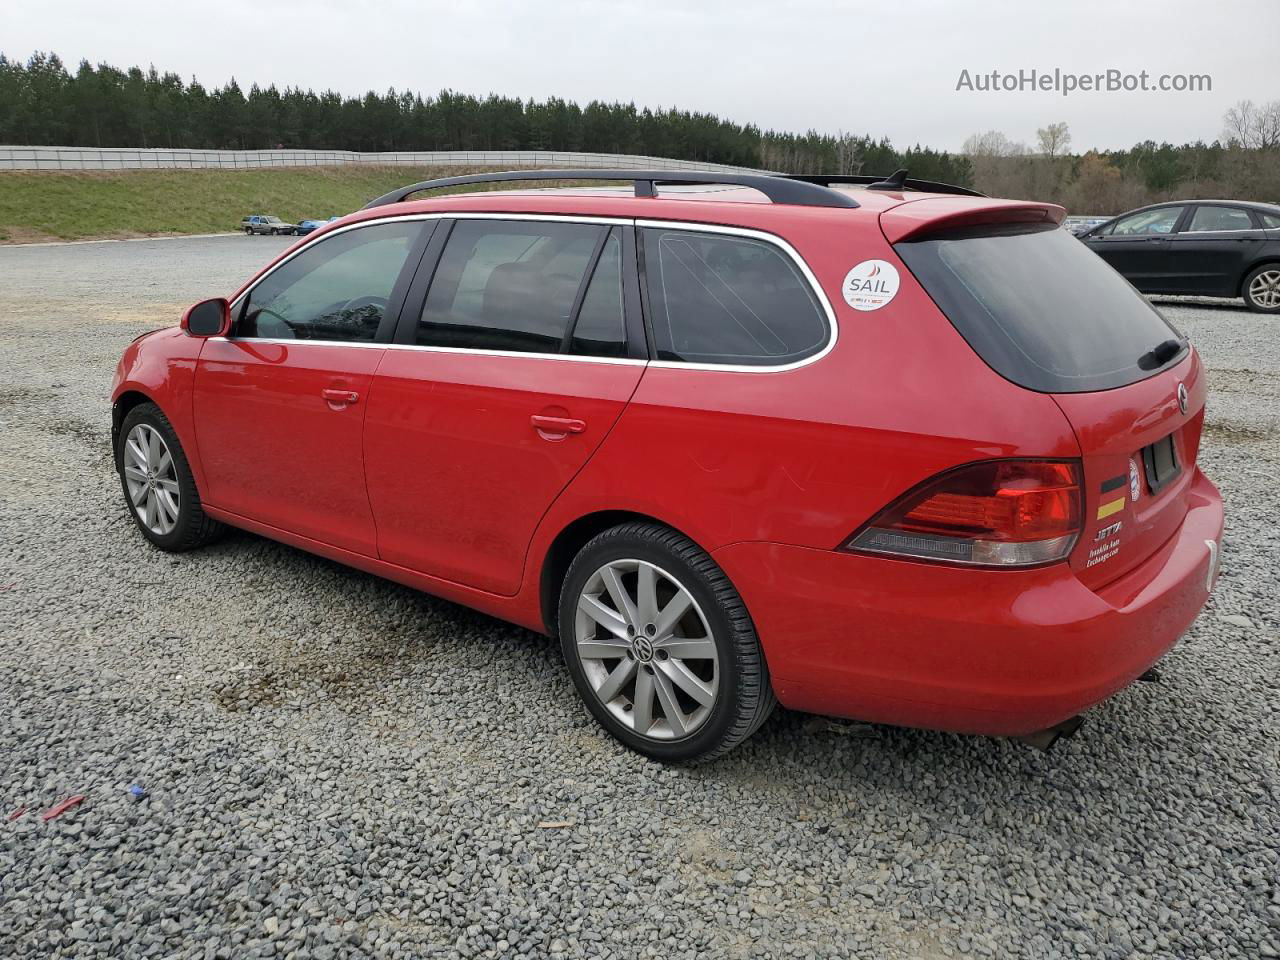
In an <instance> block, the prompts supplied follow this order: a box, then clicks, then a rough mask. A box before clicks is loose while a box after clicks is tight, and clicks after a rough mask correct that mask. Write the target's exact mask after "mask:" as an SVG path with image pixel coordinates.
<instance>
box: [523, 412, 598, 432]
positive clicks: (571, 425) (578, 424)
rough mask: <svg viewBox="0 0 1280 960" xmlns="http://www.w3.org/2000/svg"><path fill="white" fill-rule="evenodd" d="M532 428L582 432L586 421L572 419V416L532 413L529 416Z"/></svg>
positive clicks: (547, 430)
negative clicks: (548, 415)
mask: <svg viewBox="0 0 1280 960" xmlns="http://www.w3.org/2000/svg"><path fill="white" fill-rule="evenodd" d="M529 423H530V424H532V425H533V429H535V430H538V431H541V432H544V433H582V432H583V431H584V430H586V429H587V424H586V421H584V420H574V419H573V418H572V417H544V416H540V415H538V414H534V415H533V416H532V417H530V418H529Z"/></svg>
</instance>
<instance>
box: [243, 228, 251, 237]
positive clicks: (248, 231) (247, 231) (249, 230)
mask: <svg viewBox="0 0 1280 960" xmlns="http://www.w3.org/2000/svg"><path fill="white" fill-rule="evenodd" d="M244 235H245V236H246V237H252V236H253V227H245V228H244Z"/></svg>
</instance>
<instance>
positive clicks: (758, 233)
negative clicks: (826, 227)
mask: <svg viewBox="0 0 1280 960" xmlns="http://www.w3.org/2000/svg"><path fill="white" fill-rule="evenodd" d="M636 226H637V227H649V228H657V229H667V230H688V231H693V232H697V233H718V234H722V235H724V236H729V237H747V238H748V239H750V240H758V241H760V242H761V243H768V244H771V245H773V246H775V247H777V248H778V249H779V250H781V251H782V252H783V253H785V254H786V255H787V256H788V257H790V258H791V262H792V263H794V264H795V265H796V268H797V269H798V270H799V271H800V274H801V275H802V276H803V277H804V278H805V280H806V281H808V283H809V288H810V289H811V290H812V291H813V294H814V296H815V297H816V298H817V300H818V304H819V306H821V307H822V311H823V316H824V317H825V318H826V321H827V342H826V345H825V346H823V348H822V349H821V350H819V351H818V352H817V353H813V354H810V355H809V356H807V357H805V358H804V359H803V360H795V361H793V362H791V363H777V364H750V363H689V362H685V361H683V360H651V361H650V362H649V366H651V367H660V368H662V369H663V370H720V371H727V372H730V373H783V372H785V371H787V370H796V369H798V368H800V367H806V366H808V365H809V364H811V363H817V362H818V361H819V360H821V359H822V358H823V357H825V356H826V355H827V354H828V353H830V352H831V351H832V350H834V349H835V345H836V340H837V339H838V338H839V335H840V334H839V327H838V325H837V323H836V313H835V310H833V309H832V307H831V301H830V300H828V299H827V295H826V292H825V291H824V290H823V289H822V284H820V283H819V282H818V278H817V277H816V276H814V274H813V271H812V270H810V269H809V264H807V263H805V261H804V257H802V256H800V253H799V252H798V251H797V250H796V248H795V247H793V246H791V244H789V243H787V241H786V240H783V239H782V237H780V236H778V235H777V234H776V233H767V232H765V231H764V230H752V229H750V228H748V227H724V226H719V225H717V224H710V223H687V222H685V221H683V220H643V219H638V220H636Z"/></svg>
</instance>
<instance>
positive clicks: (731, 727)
mask: <svg viewBox="0 0 1280 960" xmlns="http://www.w3.org/2000/svg"><path fill="white" fill-rule="evenodd" d="M616 560H640V561H645V562H647V563H650V564H653V565H655V566H657V567H659V568H661V569H662V570H664V571H668V572H669V573H671V574H673V575H674V576H675V577H676V578H677V579H678V580H679V581H680V583H681V585H683V586H684V588H685V589H686V590H687V591H688V593H689V594H690V595H692V597H693V599H694V601H695V602H696V603H697V605H698V607H699V608H700V610H701V612H702V614H703V615H704V617H705V618H706V621H707V625H708V626H709V627H710V631H711V635H712V639H713V640H714V641H715V644H716V658H717V662H718V664H719V679H718V685H717V692H716V697H715V702H714V704H713V705H712V706H711V709H710V713H709V715H708V716H707V718H706V720H705V721H704V722H703V723H702V725H701V726H699V727H697V728H696V729H694V730H693V731H692V732H691V733H690V734H689V735H688V736H685V737H683V738H678V739H664V740H659V739H655V738H652V737H646V736H642V735H640V734H638V733H636V732H635V731H634V730H632V729H630V728H629V727H628V726H626V725H625V724H623V723H622V722H620V721H619V720H618V719H617V717H615V716H614V715H613V713H611V712H610V710H609V708H608V707H607V706H606V705H605V704H604V703H603V702H602V701H601V699H600V697H598V696H597V695H596V692H595V689H594V688H593V687H592V685H591V682H590V680H589V679H588V677H587V674H586V671H585V670H584V667H583V665H582V661H581V660H580V659H579V657H578V655H577V653H576V646H577V641H576V638H575V636H574V630H575V622H576V616H577V608H578V600H579V597H580V596H581V594H582V591H583V589H584V588H585V587H586V585H587V582H588V580H589V579H590V578H591V577H592V576H593V575H594V574H595V573H596V571H598V570H599V569H600V568H601V567H602V566H604V565H605V564H607V563H610V562H611V561H616ZM558 624H559V633H560V644H561V649H562V650H563V653H564V658H565V662H566V663H567V664H568V666H569V673H570V675H571V676H572V677H573V682H574V685H575V686H576V687H577V689H578V694H579V696H581V697H582V700H583V703H585V704H586V706H587V709H588V710H589V711H590V712H591V715H592V716H594V717H595V718H596V720H597V721H599V722H600V724H601V725H602V726H603V727H604V728H605V729H606V730H608V731H609V733H610V734H612V735H613V736H614V737H615V738H616V739H617V740H619V741H620V742H622V743H623V744H625V745H626V746H628V747H630V748H631V749H632V750H635V751H636V752H638V753H642V754H644V755H645V756H649V757H653V758H654V759H656V760H661V761H664V762H667V763H691V762H706V761H709V760H714V759H716V758H717V757H721V756H723V755H724V754H726V753H728V752H729V751H730V750H732V749H733V748H734V747H736V746H737V745H738V744H739V743H741V742H742V741H743V740H745V739H746V738H747V737H749V736H751V734H753V733H754V732H755V731H756V730H757V729H758V728H759V727H760V725H761V724H762V723H764V721H765V720H766V719H767V718H768V716H769V714H770V713H771V712H772V711H773V708H774V707H775V706H776V705H777V699H776V698H775V697H774V694H773V687H772V686H771V685H770V682H769V669H768V666H767V664H766V663H765V659H764V653H763V651H762V650H761V648H760V641H759V638H758V637H757V636H756V631H755V626H754V625H753V624H752V622H751V617H750V615H749V614H748V613H747V608H746V606H745V605H744V604H743V602H742V598H741V597H740V596H739V595H738V591H737V590H735V589H734V586H733V584H732V583H730V582H729V578H728V577H727V576H725V574H724V571H723V570H721V569H720V567H719V566H717V565H716V563H715V561H713V560H712V559H711V557H710V556H708V555H707V553H706V552H705V551H704V550H702V549H701V548H700V547H698V546H697V544H695V543H693V541H691V540H689V538H687V537H685V536H683V535H682V534H679V533H677V532H676V531H674V530H671V529H670V528H668V527H663V526H660V525H658V524H655V523H646V522H639V521H637V522H632V523H625V524H622V525H620V526H617V527H613V528H611V529H609V530H606V531H604V532H603V533H600V534H598V535H597V536H596V537H594V538H593V539H592V540H591V541H590V542H588V543H587V545H586V546H584V547H583V548H582V549H581V550H580V551H579V552H578V555H577V556H576V557H575V558H574V560H573V563H572V564H571V565H570V567H569V571H568V573H567V574H566V575H565V578H564V583H563V584H562V585H561V589H560V604H559V616H558ZM640 669H644V667H640Z"/></svg>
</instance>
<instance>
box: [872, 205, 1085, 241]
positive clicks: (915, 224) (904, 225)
mask: <svg viewBox="0 0 1280 960" xmlns="http://www.w3.org/2000/svg"><path fill="white" fill-rule="evenodd" d="M1066 215H1067V211H1066V210H1064V209H1063V208H1062V207H1060V206H1058V205H1057V204H1056V203H1031V202H1025V201H1020V200H989V201H988V202H987V203H982V204H973V203H959V202H957V200H956V199H954V198H952V197H925V198H923V199H920V200H915V201H913V202H911V203H903V204H900V205H898V206H896V207H893V208H892V209H890V210H886V211H885V212H884V213H882V214H880V229H881V230H883V231H884V235H885V239H886V240H888V241H889V242H890V243H901V242H902V241H904V240H918V239H922V238H923V237H926V236H930V235H932V234H936V233H941V232H943V231H948V230H960V229H963V228H965V227H982V226H993V225H998V224H1009V223H1042V224H1060V223H1062V218H1063V217H1065V216H1066Z"/></svg>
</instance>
